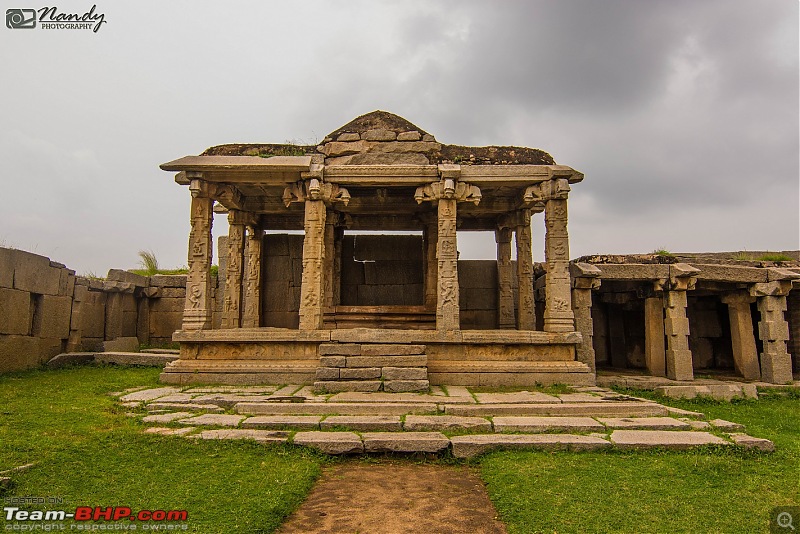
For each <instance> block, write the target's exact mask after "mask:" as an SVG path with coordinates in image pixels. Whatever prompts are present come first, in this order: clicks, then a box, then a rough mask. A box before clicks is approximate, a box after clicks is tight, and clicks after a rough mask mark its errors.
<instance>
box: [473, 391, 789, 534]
mask: <svg viewBox="0 0 800 534" xmlns="http://www.w3.org/2000/svg"><path fill="white" fill-rule="evenodd" d="M628 393H635V394H636V395H638V396H649V397H651V398H655V397H653V395H651V394H647V393H644V392H639V391H636V392H628ZM658 400H660V401H663V402H665V403H668V404H670V405H673V406H677V407H680V408H684V409H689V410H694V411H700V412H703V413H705V414H707V415H708V416H709V417H711V418H720V419H727V420H730V421H735V422H737V423H742V424H744V425H745V426H746V429H747V432H748V433H749V434H751V435H754V436H757V437H763V438H768V439H771V440H772V441H773V442H774V443H775V446H776V447H777V451H776V452H775V453H773V454H763V453H753V452H746V451H742V450H730V451H721V450H718V449H706V450H697V451H692V452H613V451H612V452H592V453H546V452H498V453H493V454H489V455H486V456H484V457H483V458H481V459H479V460H478V462H479V463H480V466H481V472H482V476H483V478H484V480H485V481H486V483H487V485H488V489H489V494H490V496H491V498H492V500H493V501H494V503H495V505H496V506H497V508H498V511H499V513H500V516H501V518H502V519H503V520H504V521H505V522H506V524H507V525H508V529H509V532H512V533H515V532H525V533H529V532H558V533H567V532H582V533H584V532H602V533H606V532H609V533H610V532H630V533H649V532H670V533H672V532H698V533H707V532H725V533H728V532H730V533H749V532H769V518H770V511H771V510H772V508H773V507H775V506H783V505H797V504H800V398H798V396H797V395H796V394H795V395H793V396H791V397H780V396H762V399H761V400H758V401H745V402H737V403H719V402H711V401H665V400H664V399H661V398H659V399H658Z"/></svg>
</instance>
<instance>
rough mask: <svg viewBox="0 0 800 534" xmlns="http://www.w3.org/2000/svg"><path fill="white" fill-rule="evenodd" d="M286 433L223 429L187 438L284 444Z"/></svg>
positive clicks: (286, 439) (203, 432)
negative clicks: (246, 440) (250, 440)
mask: <svg viewBox="0 0 800 534" xmlns="http://www.w3.org/2000/svg"><path fill="white" fill-rule="evenodd" d="M288 435H289V434H288V432H278V431H273V430H254V429H249V428H248V429H244V428H230V429H229V428H225V429H220V430H204V431H202V432H200V433H199V434H191V435H189V436H188V437H190V438H197V439H252V440H255V441H258V442H259V443H286V442H287V441H288V439H289V438H288Z"/></svg>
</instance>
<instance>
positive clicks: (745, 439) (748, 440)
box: [728, 433, 775, 452]
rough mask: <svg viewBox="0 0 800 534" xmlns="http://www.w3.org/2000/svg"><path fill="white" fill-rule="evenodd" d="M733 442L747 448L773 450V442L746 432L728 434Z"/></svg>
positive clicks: (764, 450)
mask: <svg viewBox="0 0 800 534" xmlns="http://www.w3.org/2000/svg"><path fill="white" fill-rule="evenodd" d="M728 435H729V436H730V438H731V439H732V440H733V442H734V443H735V444H737V445H741V446H742V447H747V448H748V449H758V450H760V451H763V452H775V444H774V443H772V442H771V441H770V440H768V439H764V438H756V437H753V436H748V435H747V434H740V433H732V434H728Z"/></svg>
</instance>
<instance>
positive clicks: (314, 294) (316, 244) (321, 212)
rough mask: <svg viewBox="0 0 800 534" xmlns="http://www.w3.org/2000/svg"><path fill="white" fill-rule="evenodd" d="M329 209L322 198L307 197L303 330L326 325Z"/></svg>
mask: <svg viewBox="0 0 800 534" xmlns="http://www.w3.org/2000/svg"><path fill="white" fill-rule="evenodd" d="M326 211H327V210H326V208H325V203H324V202H323V201H322V200H312V199H311V198H307V199H306V201H305V223H304V226H305V237H304V238H303V278H302V282H301V286H300V330H318V329H320V328H322V304H323V298H324V284H323V263H324V261H325V219H326Z"/></svg>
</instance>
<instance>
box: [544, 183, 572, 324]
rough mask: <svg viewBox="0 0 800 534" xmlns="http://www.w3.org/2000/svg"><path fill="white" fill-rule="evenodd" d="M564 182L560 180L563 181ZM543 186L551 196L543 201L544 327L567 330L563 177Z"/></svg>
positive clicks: (569, 307) (568, 307) (569, 313)
mask: <svg viewBox="0 0 800 534" xmlns="http://www.w3.org/2000/svg"><path fill="white" fill-rule="evenodd" d="M562 182H563V183H562ZM547 183H548V184H549V185H548V186H546V187H545V186H543V189H546V191H547V193H548V194H549V195H550V197H549V198H548V199H547V201H546V204H545V211H544V213H545V227H546V233H545V261H546V263H547V274H546V278H545V286H546V297H545V311H544V329H545V331H548V332H569V331H571V330H574V329H575V320H574V314H573V312H572V304H571V295H570V277H569V233H568V232H567V201H566V194H567V192H568V191H569V184H568V183H566V180H564V179H559V180H551V181H550V182H547Z"/></svg>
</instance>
